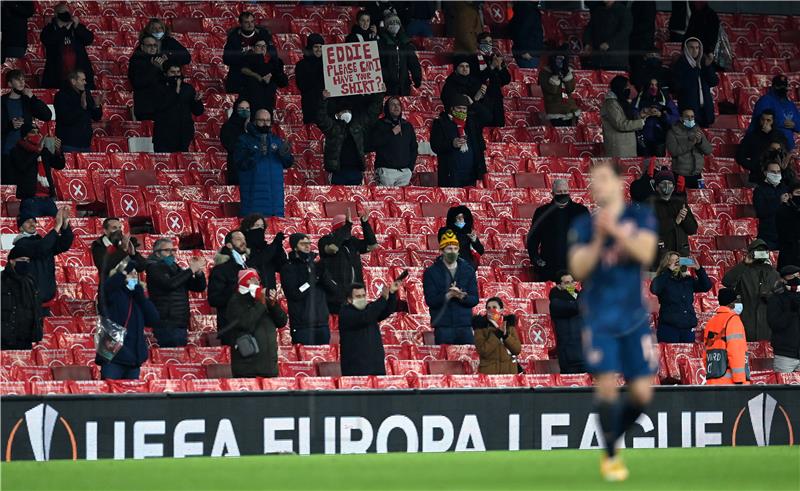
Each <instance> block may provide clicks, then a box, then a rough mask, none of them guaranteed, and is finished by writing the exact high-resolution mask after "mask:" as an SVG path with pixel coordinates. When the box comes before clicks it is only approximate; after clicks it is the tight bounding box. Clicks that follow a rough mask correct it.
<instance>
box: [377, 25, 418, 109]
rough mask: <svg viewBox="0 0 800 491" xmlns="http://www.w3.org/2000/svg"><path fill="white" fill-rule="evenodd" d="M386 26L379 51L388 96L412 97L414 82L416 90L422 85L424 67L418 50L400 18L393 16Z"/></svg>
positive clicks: (382, 30) (379, 35)
mask: <svg viewBox="0 0 800 491" xmlns="http://www.w3.org/2000/svg"><path fill="white" fill-rule="evenodd" d="M384 24H385V27H384V28H383V29H381V30H380V32H379V33H378V51H379V52H380V58H381V70H382V72H383V81H384V83H385V84H386V94H387V95H401V96H402V95H411V82H412V81H413V82H414V87H416V88H419V87H420V85H422V67H421V66H420V65H419V59H418V58H417V52H416V51H417V49H416V48H415V47H414V44H413V43H412V42H411V39H409V37H408V35H407V34H406V33H405V32H404V31H402V26H401V25H400V17H398V16H397V15H394V14H392V15H390V16H389V17H387V18H386V20H385V21H384Z"/></svg>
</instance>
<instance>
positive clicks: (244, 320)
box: [226, 291, 288, 377]
mask: <svg viewBox="0 0 800 491" xmlns="http://www.w3.org/2000/svg"><path fill="white" fill-rule="evenodd" d="M226 313H227V316H228V319H229V320H230V321H231V322H236V326H235V327H234V328H233V329H232V330H231V334H230V336H231V338H232V339H234V340H235V339H237V338H239V337H240V336H243V335H245V334H250V335H252V336H253V337H254V338H255V339H256V343H257V344H258V350H259V351H258V353H257V354H255V355H252V356H250V357H248V358H244V357H243V356H242V355H240V354H239V350H237V349H235V348H234V349H231V372H233V376H234V377H277V376H278V329H279V328H281V327H283V326H285V325H286V322H287V321H288V317H287V316H286V312H284V311H283V309H282V308H281V306H280V304H279V303H276V304H275V305H274V306H269V307H268V306H266V305H264V304H263V303H261V302H259V301H257V300H256V299H255V298H253V296H252V295H250V294H249V293H245V294H241V293H238V291H237V293H235V294H234V295H233V298H231V300H230V302H229V303H228V307H227V310H226Z"/></svg>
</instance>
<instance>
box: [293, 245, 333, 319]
mask: <svg viewBox="0 0 800 491" xmlns="http://www.w3.org/2000/svg"><path fill="white" fill-rule="evenodd" d="M281 286H282V287H283V292H284V294H285V295H286V299H287V300H288V302H289V322H291V328H292V332H294V331H296V330H298V329H313V328H317V327H320V326H327V325H328V313H329V312H328V298H340V296H341V292H340V291H339V288H340V287H339V285H337V284H336V282H335V281H334V280H333V279H332V278H331V274H330V272H328V270H327V269H325V265H324V264H323V263H322V262H314V260H313V256H311V257H310V258H309V259H308V260H303V259H302V258H301V257H300V256H299V255H298V253H297V252H296V251H292V252H291V253H289V262H288V263H287V264H285V265H284V266H283V268H281Z"/></svg>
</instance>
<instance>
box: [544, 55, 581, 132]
mask: <svg viewBox="0 0 800 491" xmlns="http://www.w3.org/2000/svg"><path fill="white" fill-rule="evenodd" d="M539 85H540V86H541V87H542V95H543V96H544V111H545V112H546V113H547V119H572V118H573V117H575V116H576V114H575V112H576V111H578V103H577V102H576V101H575V99H574V98H573V97H572V93H573V92H574V91H575V77H574V76H573V73H572V70H571V69H568V71H567V73H566V74H554V73H553V72H552V71H551V70H550V67H549V66H547V65H543V66H542V67H541V69H540V70H539ZM562 94H566V96H567V97H566V99H565V98H563V97H562Z"/></svg>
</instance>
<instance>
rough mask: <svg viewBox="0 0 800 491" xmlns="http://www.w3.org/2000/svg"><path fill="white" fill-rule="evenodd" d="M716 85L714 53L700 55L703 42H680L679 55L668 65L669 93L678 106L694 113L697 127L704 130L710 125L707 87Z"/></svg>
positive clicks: (711, 109)
mask: <svg viewBox="0 0 800 491" xmlns="http://www.w3.org/2000/svg"><path fill="white" fill-rule="evenodd" d="M718 84H719V76H718V75H717V70H716V68H714V54H713V53H706V54H703V43H701V42H700V40H699V39H697V38H694V37H692V38H688V39H687V40H686V41H685V42H684V43H683V56H682V57H680V58H678V61H676V62H675V64H674V65H673V66H672V92H673V93H674V94H675V95H676V96H677V98H678V101H679V102H680V105H681V107H685V108H689V109H691V110H692V111H694V115H695V117H696V118H697V124H699V125H700V127H701V128H708V127H709V126H711V125H712V124H714V97H713V96H712V95H711V87H716V86H717V85H718Z"/></svg>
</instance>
